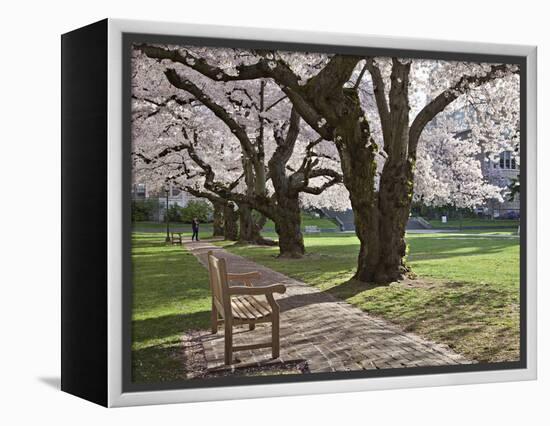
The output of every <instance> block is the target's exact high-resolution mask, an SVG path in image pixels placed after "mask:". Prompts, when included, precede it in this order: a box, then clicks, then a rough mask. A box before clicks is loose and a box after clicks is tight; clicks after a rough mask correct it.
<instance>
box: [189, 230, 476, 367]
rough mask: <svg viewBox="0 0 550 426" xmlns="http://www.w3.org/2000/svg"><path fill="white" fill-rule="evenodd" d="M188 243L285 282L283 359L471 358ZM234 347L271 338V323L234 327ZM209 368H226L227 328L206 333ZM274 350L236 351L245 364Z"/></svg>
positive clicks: (346, 363)
mask: <svg viewBox="0 0 550 426" xmlns="http://www.w3.org/2000/svg"><path fill="white" fill-rule="evenodd" d="M185 246H186V247H187V249H188V250H190V251H191V253H193V254H194V255H195V256H197V258H198V259H199V261H200V262H201V263H202V264H203V265H206V254H207V252H208V251H209V250H212V251H214V252H215V254H216V256H218V257H223V258H226V259H227V265H228V270H229V272H237V273H239V272H249V271H259V272H261V274H262V280H261V283H260V282H258V283H255V284H256V285H269V284H274V283H283V284H285V285H286V287H287V292H286V293H285V294H284V295H276V297H277V296H279V297H278V298H277V299H278V302H279V305H280V307H281V319H280V321H281V326H280V327H281V328H280V333H281V359H282V360H283V361H291V360H292V361H294V360H300V359H302V360H307V362H308V365H309V370H310V371H311V372H312V373H315V372H329V371H350V370H365V369H377V368H395V367H397V368H399V367H420V366H434V365H455V364H468V363H470V361H468V360H467V359H465V358H464V357H462V356H461V355H459V354H457V353H455V352H454V351H452V350H451V349H450V348H449V347H447V346H444V345H440V344H437V343H434V342H430V341H428V340H425V339H423V338H421V337H419V336H417V335H415V334H413V333H406V332H404V331H402V330H401V329H399V328H398V327H397V326H395V325H393V324H391V323H389V322H388V321H385V320H383V319H380V318H376V317H373V316H371V315H369V314H367V313H365V312H363V311H361V310H360V309H358V308H356V307H354V306H352V305H350V304H349V303H347V302H345V301H342V300H339V299H336V298H335V297H333V296H331V295H330V294H328V293H324V292H321V291H319V290H318V289H316V288H315V287H312V286H309V285H307V284H305V283H303V282H301V281H298V280H295V279H292V278H289V277H287V276H285V275H283V274H280V273H278V272H275V271H273V270H271V269H269V268H266V267H265V266H262V265H259V264H257V263H254V262H252V261H251V260H248V259H245V258H243V257H241V256H237V255H235V254H232V253H229V252H227V251H226V250H223V249H222V248H220V247H216V246H213V245H212V244H210V243H208V242H203V241H200V242H194V243H192V242H190V241H188V242H185ZM235 331H236V333H235V335H234V345H243V344H251V343H254V342H261V341H265V340H268V339H269V338H270V336H271V329H270V325H269V324H265V325H264V324H261V325H257V326H256V329H255V330H252V331H249V330H248V327H246V326H245V327H240V328H239V329H238V330H237V329H236V330H235ZM202 341H203V345H204V349H205V356H206V361H207V366H208V368H209V369H210V368H215V367H220V366H223V330H222V327H219V331H218V334H216V335H212V334H205V335H204V336H203V337H202ZM270 357H271V350H270V349H269V348H268V349H259V350H258V349H257V350H254V351H242V352H236V353H235V358H236V359H237V360H238V361H240V362H241V363H242V364H249V363H251V364H255V363H261V362H265V361H268V360H269V359H270Z"/></svg>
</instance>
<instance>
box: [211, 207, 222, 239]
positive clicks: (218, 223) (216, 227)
mask: <svg viewBox="0 0 550 426" xmlns="http://www.w3.org/2000/svg"><path fill="white" fill-rule="evenodd" d="M213 205H214V214H213V223H212V236H213V237H223V236H224V226H223V225H224V217H223V212H224V205H223V204H222V203H213Z"/></svg>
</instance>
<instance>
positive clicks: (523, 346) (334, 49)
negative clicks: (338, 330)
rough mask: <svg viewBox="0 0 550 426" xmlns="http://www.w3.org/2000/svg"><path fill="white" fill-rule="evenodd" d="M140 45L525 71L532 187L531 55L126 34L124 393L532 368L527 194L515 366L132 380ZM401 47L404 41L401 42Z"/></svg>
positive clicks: (523, 154) (523, 155)
mask: <svg viewBox="0 0 550 426" xmlns="http://www.w3.org/2000/svg"><path fill="white" fill-rule="evenodd" d="M134 43H159V44H173V45H195V46H201V47H229V48H243V49H247V48H248V49H250V48H252V49H260V48H263V49H277V50H286V51H303V52H319V53H339V54H350V55H352V54H354V55H364V56H367V55H372V56H398V57H401V58H415V59H439V60H450V61H451V60H454V61H469V62H487V63H507V64H517V65H519V67H520V160H521V161H520V163H521V169H522V171H521V172H520V185H521V186H522V187H523V188H526V181H527V179H526V170H527V167H528V165H527V57H526V56H514V55H501V54H480V53H470V52H447V51H428V50H416V49H399V48H374V47H367V46H341V45H329V44H312V43H298V42H296V43H294V42H278V41H272V40H246V39H231V38H214V37H212V38H210V37H194V36H174V35H159V34H143V33H122V46H121V47H122V91H123V93H122V120H123V123H122V158H123V164H122V174H123V177H122V183H123V200H122V213H123V221H122V222H123V223H122V263H123V264H122V280H123V282H122V287H123V288H122V292H123V303H122V304H123V306H122V342H121V344H122V366H121V367H122V368H121V371H122V391H123V392H143V391H163V390H177V389H182V390H183V389H198V388H217V387H231V386H247V385H257V384H264V385H265V384H275V383H301V382H316V381H331V380H351V379H365V378H371V377H373V378H374V377H396V376H418V375H432V374H450V373H466V372H483V371H498V370H513V369H526V368H527V197H526V195H527V194H526V192H525V191H523V192H522V194H521V200H520V209H521V210H520V215H521V216H520V227H521V230H522V232H521V234H520V360H519V361H513V362H498V363H479V364H466V365H453V366H434V367H408V368H394V369H381V370H364V371H342V372H333V373H313V374H307V375H283V376H263V377H222V378H213V379H202V380H179V381H173V382H160V383H134V382H132V305H131V302H132V291H133V285H132V260H131V249H132V246H131V231H132V229H131V216H130V211H131V209H130V207H131V205H130V200H131V172H132V165H131V143H132V141H131V49H132V45H133V44H134ZM396 43H399V41H398V40H396Z"/></svg>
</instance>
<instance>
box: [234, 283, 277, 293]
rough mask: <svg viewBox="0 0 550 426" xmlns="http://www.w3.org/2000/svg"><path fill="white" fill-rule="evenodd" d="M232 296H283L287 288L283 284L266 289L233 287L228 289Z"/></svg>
mask: <svg viewBox="0 0 550 426" xmlns="http://www.w3.org/2000/svg"><path fill="white" fill-rule="evenodd" d="M228 292H229V294H230V295H236V294H242V295H250V296H257V295H268V294H273V293H280V294H283V293H284V292H286V287H285V286H284V285H283V284H273V285H268V286H265V287H245V286H232V287H229V288H228Z"/></svg>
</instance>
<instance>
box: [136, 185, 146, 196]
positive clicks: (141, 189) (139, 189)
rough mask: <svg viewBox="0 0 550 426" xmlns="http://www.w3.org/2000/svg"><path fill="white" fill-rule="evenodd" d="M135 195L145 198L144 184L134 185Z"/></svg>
mask: <svg viewBox="0 0 550 426" xmlns="http://www.w3.org/2000/svg"><path fill="white" fill-rule="evenodd" d="M136 195H138V196H140V197H145V184H144V183H138V184H137V185H136Z"/></svg>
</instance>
